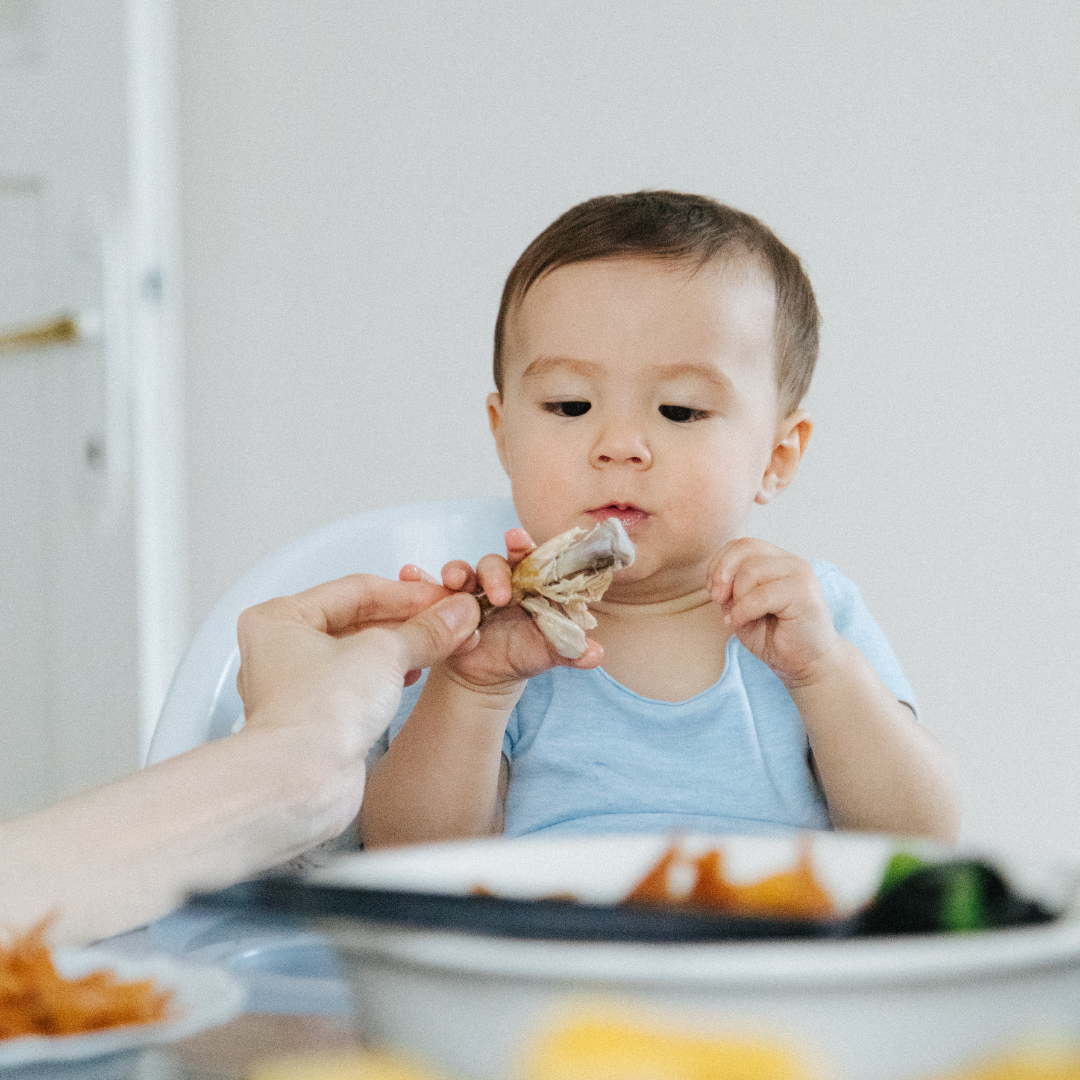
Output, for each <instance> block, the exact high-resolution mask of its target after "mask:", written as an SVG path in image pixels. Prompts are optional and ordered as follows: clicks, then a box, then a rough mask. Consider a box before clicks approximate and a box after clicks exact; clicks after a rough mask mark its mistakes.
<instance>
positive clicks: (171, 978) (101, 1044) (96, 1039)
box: [0, 949, 244, 1069]
mask: <svg viewBox="0 0 1080 1080" xmlns="http://www.w3.org/2000/svg"><path fill="white" fill-rule="evenodd" d="M53 960H54V962H55V963H56V967H57V970H58V971H59V972H60V973H61V974H62V975H64V976H65V977H67V978H78V977H80V976H82V975H87V974H89V973H90V972H91V971H102V970H108V971H111V972H112V973H113V974H114V975H115V976H116V977H117V978H118V979H120V980H121V981H123V982H131V981H133V980H136V979H153V980H154V981H155V982H156V983H157V985H158V988H159V989H162V990H172V992H173V997H172V1002H171V1003H170V1005H169V1014H170V1016H171V1017H172V1019H167V1020H162V1021H160V1022H159V1023H156V1024H129V1025H126V1026H124V1027H117V1028H110V1029H108V1030H106V1031H95V1032H91V1033H89V1034H87V1035H23V1036H21V1037H19V1038H16V1039H0V1069H7V1068H11V1067H13V1066H15V1065H27V1064H29V1063H31V1062H36V1061H76V1060H79V1059H83V1058H95V1057H102V1056H104V1055H106V1054H116V1053H119V1052H120V1051H122V1050H133V1049H136V1048H138V1047H142V1046H151V1045H153V1044H155V1043H164V1042H175V1041H176V1040H178V1039H184V1038H186V1037H187V1036H189V1035H194V1034H196V1033H197V1032H200V1031H205V1030H206V1029H207V1028H212V1027H217V1026H218V1025H219V1024H223V1023H225V1021H226V1020H231V1019H232V1018H233V1017H234V1016H236V1015H237V1014H238V1013H239V1012H241V1011H242V1009H243V1007H244V988H243V986H242V984H241V983H240V981H239V980H238V979H237V978H236V977H235V976H234V975H231V974H230V973H229V972H228V971H225V970H224V969H223V968H215V967H207V966H205V965H203V966H199V965H195V964H185V963H181V962H179V961H177V960H174V959H172V958H171V957H168V956H140V957H130V956H120V955H115V954H111V953H108V952H105V951H104V950H99V949H57V950H56V951H55V952H54V953H53Z"/></svg>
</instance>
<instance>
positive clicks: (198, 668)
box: [147, 497, 518, 765]
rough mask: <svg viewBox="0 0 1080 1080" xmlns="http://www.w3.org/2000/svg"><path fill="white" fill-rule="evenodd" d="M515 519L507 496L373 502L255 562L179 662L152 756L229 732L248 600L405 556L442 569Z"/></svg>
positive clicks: (236, 704) (400, 561)
mask: <svg viewBox="0 0 1080 1080" xmlns="http://www.w3.org/2000/svg"><path fill="white" fill-rule="evenodd" d="M517 524H518V520H517V515H516V514H515V513H514V506H513V503H512V502H511V500H510V499H508V498H497V497H496V498H484V499H446V500H440V501H437V502H424V503H406V504H404V505H401V506H389V507H386V508H385V509H382V510H369V511H367V512H365V513H362V514H355V515H353V516H352V517H347V518H342V519H341V520H340V521H334V522H331V523H330V524H329V525H324V526H323V527H322V528H321V529H316V530H315V531H314V532H311V533H308V534H307V535H306V536H301V537H299V538H298V539H296V540H293V541H292V542H291V543H289V544H286V545H285V546H284V547H281V548H278V550H277V551H274V552H272V553H271V554H270V555H267V556H266V558H265V559H263V560H262V561H261V562H259V563H256V565H255V566H253V567H252V568H251V569H250V570H249V571H248V572H247V573H246V574H244V576H243V577H241V578H240V579H239V581H237V582H236V584H235V585H233V586H232V588H231V589H229V591H228V592H226V593H225V595H224V596H223V597H222V598H221V599H220V600H219V601H218V602H217V605H216V606H215V607H214V610H213V611H211V612H210V615H209V616H208V617H207V619H206V621H205V622H204V623H203V624H202V626H201V627H200V628H199V631H198V633H197V634H196V635H195V638H194V640H193V641H192V643H191V646H190V647H189V648H188V651H187V653H186V654H185V655H184V658H183V659H182V660H181V661H180V664H179V666H178V667H177V669H176V674H175V675H173V680H172V683H171V685H170V686H169V692H168V694H167V695H166V698H165V704H164V705H163V706H162V709H161V715H160V716H159V717H158V722H157V727H156V728H155V729H154V738H153V740H152V742H151V744H150V752H149V754H148V756H147V764H148V765H150V764H154V763H155V762H158V761H164V760H165V759H166V758H170V757H174V756H175V755H176V754H182V753H183V752H184V751H185V750H191V749H192V748H193V747H196V746H199V745H201V744H202V743H204V742H211V741H212V740H214V739H220V738H223V737H224V736H226V735H228V734H230V733H231V732H232V731H233V730H234V729H235V728H236V726H237V723H238V721H239V720H240V717H241V714H242V705H241V702H240V695H239V694H238V693H237V691H236V673H237V671H238V670H239V668H240V650H239V648H238V647H237V644H236V620H237V618H238V617H239V615H240V612H241V611H243V610H244V608H248V607H251V605H252V604H260V603H262V602H263V601H264V600H269V599H271V598H273V597H275V596H287V595H289V594H291V593H296V592H300V591H302V590H303V589H309V588H311V587H312V586H313V585H319V584H321V583H322V582H324V581H332V580H333V579H334V578H339V577H344V576H345V575H346V574H355V573H367V574H380V575H382V576H383V577H388V578H394V579H396V578H397V575H398V571H399V570H400V569H401V567H402V566H403V565H404V564H405V563H415V564H416V565H417V566H421V567H423V568H424V569H425V570H427V571H428V572H429V573H431V574H434V575H436V576H438V573H439V571H440V569H441V568H442V566H443V564H444V563H446V562H449V561H450V560H451V559H466V560H468V561H469V562H470V563H473V564H475V563H476V561H477V560H478V559H479V558H480V557H481V556H482V555H486V554H487V553H488V552H490V551H502V550H503V533H504V532H505V531H506V530H507V529H512V528H514V527H515V526H516V525H517Z"/></svg>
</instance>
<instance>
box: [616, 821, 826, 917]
mask: <svg viewBox="0 0 1080 1080" xmlns="http://www.w3.org/2000/svg"><path fill="white" fill-rule="evenodd" d="M680 864H682V865H687V864H689V865H691V866H692V867H693V869H694V875H695V876H694V882H693V884H692V885H691V887H690V889H689V891H688V892H685V893H680V892H677V891H676V890H675V889H674V888H673V885H672V880H671V879H672V873H673V871H674V870H675V868H676V866H678V865H680ZM624 903H627V904H662V905H665V906H677V907H685V908H696V909H699V910H700V909H706V910H709V911H715V912H718V913H721V912H722V913H724V914H728V915H749V916H759V917H762V918H774V919H829V918H832V917H833V916H834V915H835V910H834V906H833V902H832V898H831V897H830V896H829V894H828V892H827V891H826V890H825V888H824V886H822V884H821V883H820V882H819V881H818V879H817V877H816V876H815V875H814V867H813V863H812V859H811V848H810V843H809V840H806V839H804V840H803V841H802V842H801V843H800V845H799V853H798V857H797V859H796V862H795V866H794V867H792V869H790V870H782V871H780V872H779V873H777V874H772V875H770V876H769V877H766V878H762V880H760V881H755V882H751V883H749V884H740V883H737V882H733V881H730V880H728V879H727V878H726V877H725V876H724V856H723V853H722V852H721V851H719V850H712V851H706V852H705V853H704V854H702V855H698V856H696V857H691V856H688V855H685V854H683V852H682V851H681V850H680V848H679V845H678V844H672V845H671V846H670V847H669V848H668V849H667V851H665V852H664V854H663V855H662V856H661V857H660V860H659V862H657V864H656V865H655V866H654V867H653V868H652V869H651V870H650V871H649V872H648V873H647V874H646V875H645V877H643V878H642V879H641V881H640V882H638V884H637V885H636V886H635V887H634V888H633V889H631V891H630V892H629V893H628V894H627V897H626V899H625V900H624Z"/></svg>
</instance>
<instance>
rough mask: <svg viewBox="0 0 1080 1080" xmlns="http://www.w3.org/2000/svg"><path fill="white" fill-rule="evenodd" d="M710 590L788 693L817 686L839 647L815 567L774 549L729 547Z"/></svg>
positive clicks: (713, 568)
mask: <svg viewBox="0 0 1080 1080" xmlns="http://www.w3.org/2000/svg"><path fill="white" fill-rule="evenodd" d="M705 587H706V589H708V591H709V595H710V596H711V597H712V599H713V600H714V601H715V602H716V603H718V604H719V605H720V606H721V607H722V608H723V609H724V622H725V623H726V624H727V625H728V626H730V627H731V630H732V632H733V633H734V634H735V636H736V637H738V639H739V641H741V642H742V644H743V645H744V646H745V647H746V648H747V649H749V650H750V652H752V653H753V654H754V655H755V656H756V657H757V658H758V659H759V660H761V661H763V662H764V663H766V664H768V665H769V667H770V668H771V669H772V671H773V673H774V674H775V675H776V676H778V677H779V678H780V679H781V680H782V681H783V683H784V684H785V685H786V686H788V687H794V686H801V685H804V684H805V683H807V682H812V681H813V680H814V678H815V672H816V671H817V670H819V669H820V668H821V667H822V666H823V663H822V662H823V661H826V660H827V658H828V656H829V655H830V653H832V652H833V651H834V650H835V649H836V647H837V646H838V644H839V642H840V635H839V634H838V633H837V632H836V630H835V629H834V628H833V624H832V614H831V613H830V611H829V606H828V604H826V603H825V594H824V593H823V592H822V591H821V583H820V582H819V581H818V579H817V574H815V573H814V569H813V567H812V566H811V565H810V564H809V563H808V562H806V561H805V560H804V559H800V558H799V557H798V556H797V555H792V554H791V552H789V551H784V549H783V548H778V547H776V545H775V544H768V543H766V542H765V541H764V540H753V539H750V538H749V537H744V538H743V539H740V540H732V541H730V542H729V543H727V544H725V545H724V546H723V547H722V548H721V549H720V553H719V554H718V555H717V556H716V558H714V559H713V561H712V562H711V563H710V564H709V568H708V570H706V572H705Z"/></svg>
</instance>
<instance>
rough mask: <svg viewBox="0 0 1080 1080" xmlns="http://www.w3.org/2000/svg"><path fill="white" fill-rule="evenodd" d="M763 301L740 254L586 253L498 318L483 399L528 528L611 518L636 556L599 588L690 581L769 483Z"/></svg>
mask: <svg viewBox="0 0 1080 1080" xmlns="http://www.w3.org/2000/svg"><path fill="white" fill-rule="evenodd" d="M774 314H775V298H774V287H773V284H772V282H771V281H770V280H769V279H768V277H767V276H766V275H765V273H764V272H762V271H761V270H759V269H757V268H756V267H755V266H753V265H752V264H747V263H745V262H742V263H736V264H733V265H724V264H719V265H717V264H710V265H707V266H705V267H703V268H701V269H700V270H698V271H697V272H696V273H694V272H692V269H691V268H689V267H688V266H687V265H685V264H673V263H662V262H655V261H648V260H643V259H625V260H606V261H595V262H585V263H576V264H573V265H571V266H565V267H562V268H560V269H558V270H556V271H554V272H553V273H551V274H548V275H546V276H545V277H542V278H541V279H540V280H539V281H538V282H537V283H536V284H535V285H533V287H532V288H531V289H530V290H529V291H528V293H526V295H525V299H524V300H523V301H522V303H521V305H520V307H519V308H518V309H517V311H516V312H514V314H513V316H512V317H511V319H510V320H509V324H508V326H507V331H506V340H505V342H504V353H503V356H504V361H503V363H504V384H503V394H502V397H501V398H500V397H499V395H498V394H492V395H491V397H490V398H489V399H488V407H489V414H490V417H491V426H492V431H493V432H494V434H495V439H496V443H497V445H498V449H499V456H500V458H501V460H502V463H503V467H504V468H505V469H506V471H507V473H508V475H509V476H510V480H511V483H512V486H513V493H514V504H515V506H516V508H517V512H518V516H519V517H520V519H521V523H522V525H524V526H525V528H526V529H527V530H528V531H529V533H530V534H531V535H532V538H533V539H534V540H535V541H536V542H537V543H542V542H543V541H545V540H547V539H549V538H550V537H552V536H555V535H556V534H558V533H560V532H564V531H565V530H566V529H569V528H571V527H573V526H574V525H583V526H587V527H592V526H593V525H594V524H595V523H596V522H598V521H602V520H603V519H604V518H606V517H612V516H615V517H618V518H619V519H620V520H621V521H622V523H623V524H624V525H625V526H626V531H627V532H628V533H629V534H630V538H631V539H632V540H633V542H634V544H635V546H636V547H637V553H638V554H637V559H636V561H635V563H634V565H633V567H631V568H630V569H628V570H624V571H621V572H620V573H619V575H618V576H617V578H616V582H615V585H614V586H613V587H612V589H611V591H610V592H609V594H608V595H609V597H610V598H611V599H613V600H618V599H620V598H621V599H624V600H631V601H632V600H636V601H638V602H646V601H659V600H663V599H668V598H670V597H673V596H678V595H683V594H685V593H687V592H691V591H693V590H695V589H699V588H702V587H703V585H704V572H705V567H706V566H707V564H708V561H709V559H710V558H711V557H712V556H713V555H714V554H715V553H716V552H717V551H718V550H719V549H720V548H721V547H722V546H723V545H724V544H725V543H726V542H727V541H728V540H730V539H732V538H734V537H736V536H739V535H741V530H742V526H743V523H744V521H745V519H746V517H747V514H748V513H749V511H750V509H751V507H752V505H753V503H754V501H755V499H757V500H758V501H766V499H767V498H768V497H769V492H768V491H764V490H763V480H764V477H765V474H766V471H767V470H768V468H769V463H770V459H771V457H772V451H773V446H774V444H775V441H776V438H777V431H778V416H777V387H776V374H775V345H774V336H773V320H774ZM767 486H768V485H767V483H765V487H766V488H767Z"/></svg>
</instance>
